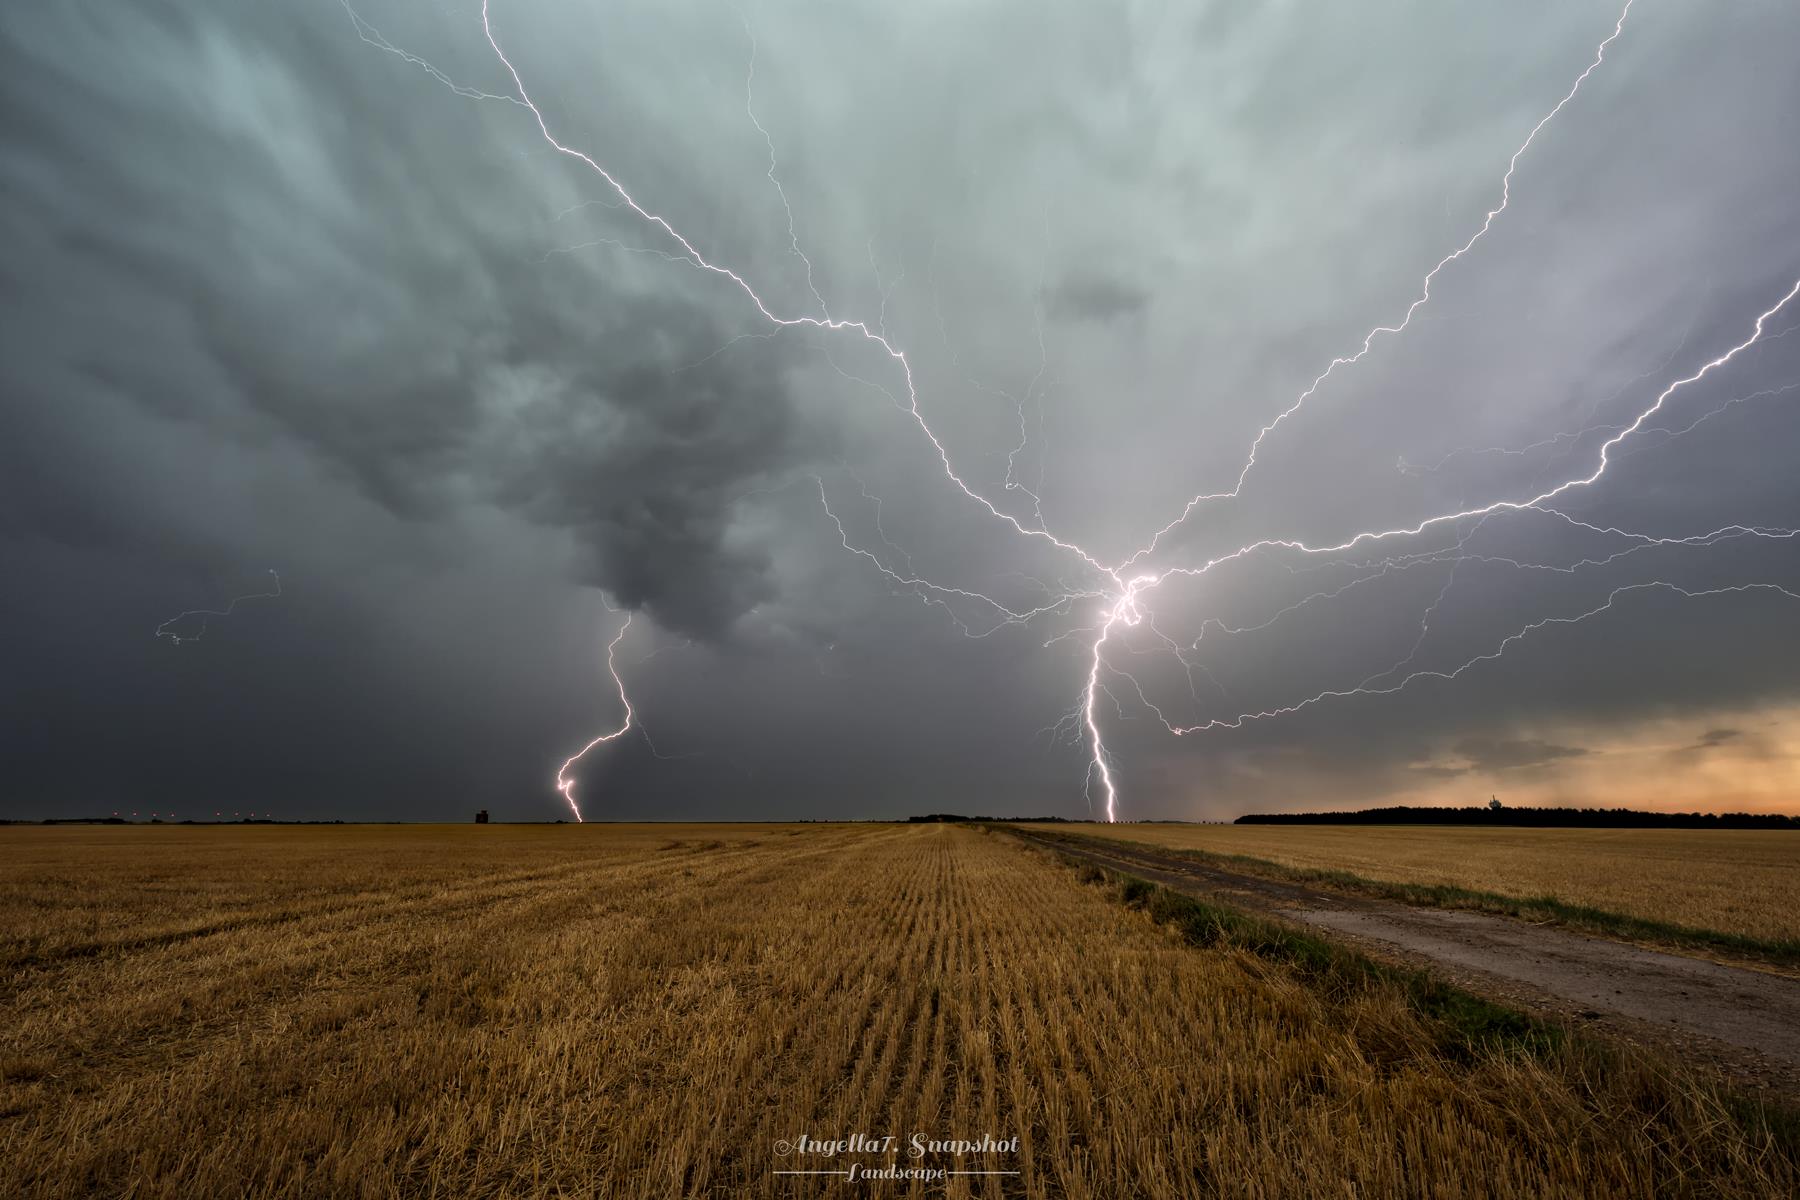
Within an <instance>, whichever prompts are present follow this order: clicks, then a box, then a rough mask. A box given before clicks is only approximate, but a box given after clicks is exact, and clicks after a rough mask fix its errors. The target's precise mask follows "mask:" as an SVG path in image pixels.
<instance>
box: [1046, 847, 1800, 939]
mask: <svg viewBox="0 0 1800 1200" xmlns="http://www.w3.org/2000/svg"><path fill="white" fill-rule="evenodd" d="M1040 828H1042V829H1043V830H1044V831H1046V832H1057V831H1062V832H1069V833H1079V834H1085V835H1088V836H1100V837H1108V838H1113V839H1118V840H1124V841H1132V842H1140V843H1143V844H1145V845H1150V846H1155V847H1157V848H1159V849H1163V850H1176V851H1203V852H1206V853H1210V854H1233V855H1247V856H1249V857H1251V858H1258V859H1263V860H1266V861H1268V862H1273V863H1277V864H1280V865H1282V866H1285V867H1292V868H1297V869H1301V870H1311V871H1345V872H1349V873H1350V874H1352V875H1356V876H1360V877H1362V878H1364V879H1370V880H1381V881H1391V882H1394V883H1401V884H1418V885H1423V886H1427V887H1431V886H1447V887H1455V888H1465V889H1468V890H1471V891H1478V892H1492V893H1496V894H1498V895H1502V896H1513V897H1540V896H1551V897H1555V898H1556V899H1557V900H1559V901H1562V902H1564V903H1567V904H1572V905H1586V906H1590V907H1593V908H1596V909H1602V910H1605V911H1607V912H1615V913H1622V914H1624V915H1627V916H1631V917H1636V918H1639V919H1642V920H1646V921H1657V922H1668V923H1671V924H1676V925H1683V926H1692V927H1697V928H1704V929H1714V930H1719V931H1721V932H1724V933H1728V934H1738V935H1743V936H1745V937H1751V938H1758V939H1765V940H1768V941H1777V942H1779V941H1790V942H1791V941H1800V834H1796V833H1793V832H1791V831H1787V830H1762V829H1746V830H1737V829H1505V828H1486V829H1484V828H1462V827H1456V826H1447V825H1089V824H1067V825H1061V824H1058V825H1045V826H1041V827H1040Z"/></svg>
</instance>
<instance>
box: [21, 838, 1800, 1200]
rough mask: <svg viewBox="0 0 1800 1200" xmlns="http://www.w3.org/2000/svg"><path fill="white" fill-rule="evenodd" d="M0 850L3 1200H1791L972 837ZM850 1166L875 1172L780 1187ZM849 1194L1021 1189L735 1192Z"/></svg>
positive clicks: (1011, 847)
mask: <svg viewBox="0 0 1800 1200" xmlns="http://www.w3.org/2000/svg"><path fill="white" fill-rule="evenodd" d="M0 855H3V857H4V859H5V861H6V862H7V863H8V864H10V865H9V869H8V870H7V871H6V873H5V875H4V877H3V878H0V988H3V989H4V997H5V1023H4V1027H3V1029H0V1074H3V1082H0V1159H3V1161H4V1162H5V1163H6V1164H7V1180H6V1188H7V1191H8V1192H9V1194H19V1195H26V1196H40V1195H41V1196H87V1195H109V1196H122V1195H130V1196H141V1197H156V1196H170V1197H207V1196H232V1197H237V1196H264V1195H271V1196H273V1195H297V1196H357V1195H361V1196H398V1195H407V1196H411V1195H442V1196H529V1195H584V1196H608V1197H612V1196H646V1197H672V1196H709V1195H716V1196H739V1195H762V1194H773V1195H793V1196H813V1195H836V1194H843V1195H870V1194H880V1195H890V1194H891V1195H906V1196H921V1195H934V1196H935V1195H944V1194H948V1195H950V1196H1014V1195H1022V1196H1064V1195H1068V1196H1100V1197H1125V1196H1179V1195H1195V1194H1198V1195H1227V1196H1316V1195H1327V1194H1331V1195H1344V1194H1359V1195H1369V1196H1384V1197H1385V1196H1419V1197H1426V1196H1432V1197H1436V1196H1458V1195H1480V1196H1533V1197H1536V1196H1545V1195H1576V1194H1586V1195H1648V1194H1651V1193H1653V1192H1655V1193H1659V1194H1689V1193H1697V1194H1728V1195H1745V1196H1767V1195H1778V1194H1792V1191H1793V1189H1794V1188H1795V1187H1796V1186H1800V1175H1797V1174H1796V1170H1797V1168H1796V1163H1795V1158H1794V1151H1793V1148H1792V1143H1791V1141H1783V1140H1777V1139H1774V1138H1771V1137H1770V1135H1768V1134H1767V1133H1765V1132H1763V1131H1761V1129H1760V1127H1755V1126H1753V1125H1746V1124H1745V1122H1744V1119H1742V1118H1741V1117H1740V1116H1738V1115H1734V1114H1735V1110H1734V1109H1732V1107H1731V1106H1730V1105H1728V1104H1725V1103H1723V1102H1722V1101H1721V1099H1720V1097H1719V1096H1718V1095H1717V1094H1715V1093H1714V1092H1713V1091H1711V1090H1710V1088H1709V1087H1708V1086H1707V1085H1705V1084H1703V1083H1701V1082H1699V1081H1697V1080H1695V1079H1692V1078H1688V1077H1684V1076H1679V1075H1674V1074H1670V1073H1668V1072H1667V1071H1665V1070H1664V1069H1662V1068H1660V1067H1657V1066H1656V1065H1655V1064H1653V1063H1651V1062H1649V1061H1648V1060H1645V1059H1641V1058H1637V1057H1633V1056H1632V1054H1631V1053H1629V1052H1623V1051H1621V1052H1619V1054H1617V1055H1609V1054H1597V1053H1595V1052H1593V1051H1592V1049H1591V1047H1584V1046H1582V1045H1581V1044H1579V1043H1578V1042H1574V1041H1563V1042H1559V1043H1557V1044H1555V1045H1553V1046H1548V1047H1545V1046H1539V1047H1537V1048H1536V1049H1530V1048H1527V1047H1526V1046H1524V1045H1509V1044H1506V1043H1495V1044H1493V1045H1491V1046H1487V1047H1485V1048H1483V1047H1481V1046H1475V1045H1471V1044H1468V1043H1461V1042H1458V1041H1457V1040H1456V1039H1454V1038H1452V1037H1447V1036H1446V1031H1445V1029H1444V1028H1443V1027H1442V1026H1440V1025H1438V1024H1436V1022H1435V1021H1434V1019H1432V1018H1428V1017H1425V1016H1423V1015H1421V1014H1420V1012H1419V1011H1418V1010H1417V1009H1416V1008H1414V1007H1412V1006H1411V1004H1410V1003H1409V1001H1408V999H1407V997H1406V995H1405V994H1403V993H1402V992H1401V991H1400V990H1399V989H1398V988H1397V987H1394V986H1393V985H1391V984H1389V983H1386V982H1382V981H1379V980H1375V981H1370V982H1368V983H1367V984H1366V985H1364V986H1358V987H1336V988H1325V987H1321V986H1317V985H1316V984H1314V983H1311V982H1308V981H1306V980H1304V979H1302V978H1301V977H1300V976H1299V975H1297V974H1295V973H1294V969H1292V968H1289V967H1287V966H1283V965H1280V964H1278V963H1274V962H1271V961H1268V960H1266V959H1262V958H1256V957H1252V956H1251V955H1250V954H1248V953H1246V952H1244V951H1241V950H1236V949H1201V948H1196V947H1195V946H1193V945H1190V944H1188V943H1187V942H1185V941H1183V940H1181V939H1180V938H1178V937H1176V936H1174V935H1173V934H1172V933H1171V932H1170V931H1169V930H1168V929H1165V928H1163V927H1159V926H1158V925H1156V924H1154V923H1153V922H1152V921H1151V920H1150V919H1149V918H1148V917H1147V916H1146V915H1145V914H1144V913H1143V912H1140V911H1135V910H1133V909H1131V908H1129V907H1126V906H1125V905H1124V904H1121V903H1120V902H1119V894H1118V892H1117V890H1116V889H1115V888H1113V887H1111V886H1110V885H1104V884H1096V883H1084V882H1082V877H1080V876H1078V874H1077V873H1076V872H1075V871H1074V870H1072V869H1070V868H1069V867H1067V866H1065V865H1064V864H1062V863H1061V862H1059V861H1057V860H1054V859H1052V858H1050V857H1048V856H1047V855H1044V854H1042V853H1040V852H1038V851H1035V850H1032V849H1029V848H1027V847H1024V846H1022V845H1021V844H1020V843H1018V842H1016V841H1014V840H1013V839H1012V838H1010V837H1008V836H1006V835H1005V834H1003V833H997V832H996V833H984V832H982V831H981V830H978V829H973V828H966V827H955V826H944V825H928V826H913V827H908V826H878V825H861V826H843V825H839V826H828V825H827V826H819V825H814V826H651V827H643V826H640V827H629V826H592V825H590V826H585V827H575V826H562V827H558V826H536V827H507V826H458V827H448V826H414V827H357V826H346V827H313V828H295V827H289V828H274V827H262V828H248V829H243V828H230V827H226V828H205V827H198V828H183V827H160V828H141V827H140V828H127V829H119V828H69V827H63V828H35V827H30V828H28V827H11V828H3V829H0ZM915 1134H917V1135H920V1136H921V1137H922V1138H926V1139H969V1140H973V1139H978V1138H982V1137H990V1138H993V1139H996V1140H998V1141H1000V1142H1002V1143H1006V1142H1008V1141H1009V1140H1010V1139H1013V1138H1017V1139H1018V1141H1017V1150H1016V1152H1015V1151H1012V1150H1010V1149H1007V1150H997V1151H989V1152H986V1153H974V1154H966V1155H963V1156H961V1157H951V1156H946V1155H941V1154H940V1155H927V1156H926V1157H925V1158H924V1159H922V1160H921V1159H913V1158H912V1157H911V1156H910V1154H909V1153H908V1152H907V1148H908V1147H910V1145H911V1139H912V1136H913V1135H915ZM857 1135H862V1136H863V1137H865V1138H881V1137H887V1136H893V1137H895V1138H896V1139H897V1142H898V1145H899V1147H900V1148H901V1150H900V1152H899V1153H898V1154H897V1155H896V1154H894V1153H887V1154H875V1155H869V1154H851V1153H846V1154H844V1155H841V1156H831V1157H826V1156H823V1155H819V1154H806V1153H803V1152H801V1151H803V1150H804V1149H805V1148H806V1143H805V1142H804V1141H802V1139H803V1137H806V1138H811V1139H816V1140H820V1141H833V1140H838V1139H850V1138H854V1137H856V1136H857ZM796 1143H800V1145H799V1147H798V1148H796ZM784 1150H786V1151H787V1153H783V1151H784ZM851 1163H856V1164H857V1165H858V1166H859V1167H860V1168H861V1169H864V1170H868V1169H876V1170H879V1169H884V1168H886V1167H888V1166H890V1165H898V1166H900V1167H902V1168H920V1167H924V1168H934V1167H936V1168H944V1167H950V1168H958V1169H963V1170H987V1171H1017V1172H1019V1174H1017V1175H1006V1174H989V1175H958V1176H952V1177H948V1178H945V1179H939V1180H930V1181H927V1180H922V1179H917V1178H914V1179H910V1180H898V1181H887V1180H881V1179H859V1180H857V1181H855V1182H848V1181H846V1180H845V1179H844V1178H843V1177H842V1176H831V1175H817V1176H794V1175H778V1174H775V1172H776V1171H780V1170H793V1169H819V1170H841V1169H843V1168H845V1167H846V1166H848V1165H850V1164H851Z"/></svg>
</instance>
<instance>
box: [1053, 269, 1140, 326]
mask: <svg viewBox="0 0 1800 1200" xmlns="http://www.w3.org/2000/svg"><path fill="white" fill-rule="evenodd" d="M1149 303H1150V295H1149V293H1148V292H1145V291H1143V290H1141V289H1139V288H1135V287H1132V286H1130V285H1128V284H1125V283H1122V282H1120V281H1119V280H1116V279H1107V278H1104V277H1102V276H1098V275H1077V276H1073V277H1071V278H1068V279H1065V280H1063V281H1062V282H1061V283H1059V284H1058V285H1057V286H1056V287H1054V288H1052V289H1051V291H1050V302H1049V305H1048V308H1049V311H1050V314H1051V315H1052V316H1056V317H1065V318H1073V319H1075V320H1084V321H1112V320H1117V319H1119V318H1121V317H1129V316H1134V315H1136V314H1137V313H1139V312H1141V311H1142V310H1143V308H1144V306H1145V305H1147V304H1149Z"/></svg>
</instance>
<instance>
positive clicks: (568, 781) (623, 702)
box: [556, 606, 662, 821]
mask: <svg viewBox="0 0 1800 1200" xmlns="http://www.w3.org/2000/svg"><path fill="white" fill-rule="evenodd" d="M608 611H611V609H610V606H609V609H608ZM630 628H631V614H630V613H626V614H625V620H624V621H623V622H621V623H620V625H619V632H617V633H615V634H613V636H612V641H610V642H608V643H606V672H607V674H609V675H611V676H612V681H613V687H614V688H616V689H617V690H618V693H619V704H620V706H621V707H623V708H624V709H625V716H624V717H623V718H622V719H621V720H620V721H619V727H618V728H617V729H614V730H611V731H609V732H607V733H602V734H600V735H598V736H597V737H595V738H593V739H592V740H590V741H589V742H588V744H587V745H585V746H583V747H582V748H581V749H579V750H577V751H576V752H575V753H573V754H571V755H569V757H568V758H566V759H564V760H563V765H562V766H561V767H560V768H559V769H558V770H557V772H556V790H557V791H559V792H561V793H562V798H563V799H564V800H567V801H568V802H569V811H570V812H572V813H574V814H575V819H576V820H577V821H581V820H583V819H584V818H583V817H582V815H581V806H580V805H579V804H577V803H575V778H574V777H573V776H572V775H570V774H569V769H570V768H571V767H573V766H574V765H575V764H576V763H578V762H580V761H581V760H582V759H583V758H585V757H587V753H588V751H590V750H592V749H593V748H594V747H595V746H604V745H605V744H606V743H607V742H614V741H617V740H618V739H620V738H622V737H624V736H625V735H626V734H627V733H629V732H630V731H631V728H632V718H633V716H634V714H633V712H632V709H631V697H630V696H628V695H626V694H625V680H624V678H623V677H621V676H620V674H619V659H618V654H619V643H620V642H622V641H624V640H625V631H626V630H628V629H630ZM655 750H656V747H655V745H654V744H653V745H652V746H651V752H652V753H655ZM657 757H658V758H661V757H662V755H660V754H659V755H657Z"/></svg>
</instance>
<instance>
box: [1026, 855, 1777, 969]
mask: <svg viewBox="0 0 1800 1200" xmlns="http://www.w3.org/2000/svg"><path fill="white" fill-rule="evenodd" d="M1052 836H1061V837H1067V836H1068V835H1064V834H1058V835H1052ZM1091 840H1093V841H1096V842H1106V843H1109V844H1111V845H1115V846H1121V847H1125V848H1128V849H1136V850H1139V851H1149V852H1151V853H1156V854H1169V855H1173V856H1174V857H1177V858H1189V859H1193V860H1194V861H1195V862H1201V863H1205V864H1207V865H1209V866H1216V867H1236V868H1240V869H1242V870H1243V871H1245V872H1246V873H1248V874H1252V875H1262V876H1265V877H1267V878H1272V879H1279V880H1284V881H1287V882H1291V883H1311V884H1319V885H1321V886H1324V887H1327V888H1335V889H1337V890H1339V891H1345V892H1355V893H1358V894H1360V895H1364V896H1374V897H1376V898H1377V899H1381V900H1398V901H1400V902H1401V903H1403V904H1416V905H1420V906H1423V907H1429V908H1466V909H1474V910H1476V911H1479V912H1489V913H1497V914H1499V915H1501V916H1506V917H1517V918H1519V919H1521V920H1526V921H1553V922H1555V923H1556V924H1558V925H1566V926H1568V927H1569V928H1571V929H1579V930H1582V931H1584V932H1587V933H1598V934H1603V935H1605V936H1607V937H1615V938H1622V939H1625V940H1627V941H1644V942H1657V943H1661V944H1662V945H1666V946H1676V947H1680V948H1683V949H1689V950H1717V951H1723V952H1725V953H1728V954H1735V955H1738V956H1740V957H1744V958H1751V959H1757V960H1760V961H1764V962H1769V963H1776V964H1779V965H1782V966H1790V967H1792V966H1800V939H1794V938H1759V937H1752V936H1750V935H1748V934H1742V933H1726V932H1724V931H1722V930H1718V929H1705V928H1701V927H1698V926H1693V925H1678V924H1676V923H1674V922H1672V921H1656V920H1651V919H1650V918H1648V917H1633V916H1630V915H1627V914H1625V913H1616V912H1610V911H1608V910H1606V909H1603V908H1592V907H1589V906H1588V905H1585V904H1570V903H1568V902H1567V901H1564V900H1558V899H1557V898H1556V897H1555V896H1507V895H1503V894H1501V893H1499V892H1483V891H1477V890H1475V889H1473V888H1465V887H1457V886H1455V885H1454V884H1447V883H1396V882H1392V881H1389V880H1385V879H1369V878H1367V877H1366V876H1362V875H1357V874H1354V873H1352V872H1350V871H1338V870H1330V869H1322V868H1318V867H1292V866H1289V865H1287V864H1286V863H1279V862H1275V861H1273V860H1271V859H1267V858H1257V857H1255V856H1253V855H1249V854H1221V853H1219V852H1218V851H1215V850H1198V849H1189V848H1175V847H1170V846H1160V845H1156V844H1154V843H1151V842H1135V841H1132V840H1131V839H1129V838H1114V837H1092V838H1091Z"/></svg>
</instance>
